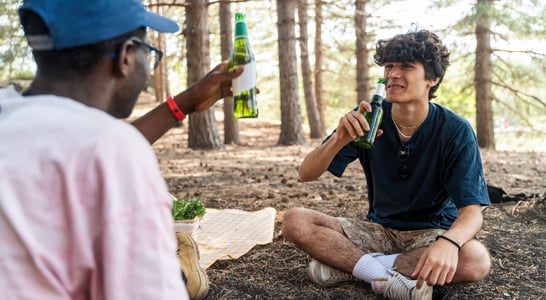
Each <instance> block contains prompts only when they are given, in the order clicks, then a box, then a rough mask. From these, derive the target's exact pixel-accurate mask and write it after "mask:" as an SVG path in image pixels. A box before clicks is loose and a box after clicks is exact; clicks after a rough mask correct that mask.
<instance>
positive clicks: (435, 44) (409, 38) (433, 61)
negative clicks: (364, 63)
mask: <svg viewBox="0 0 546 300" xmlns="http://www.w3.org/2000/svg"><path fill="white" fill-rule="evenodd" d="M373 58H374V61H375V63H376V64H378V65H380V66H384V65H385V63H387V62H401V63H415V62H420V63H422V64H423V66H424V68H425V78H426V79H427V80H434V79H436V78H440V81H438V84H436V85H435V86H433V87H432V88H431V89H430V91H429V94H428V98H429V100H430V99H432V98H435V97H436V96H435V95H434V93H435V92H436V90H438V87H439V86H440V83H442V81H443V79H444V75H445V72H446V69H447V66H449V50H448V49H447V47H446V46H445V45H444V44H443V43H442V41H441V40H440V38H439V37H438V36H437V35H436V34H435V33H433V32H430V31H428V30H419V31H414V32H408V33H405V34H398V35H396V36H394V37H392V38H390V39H388V40H379V41H378V42H377V44H376V53H375V55H374V56H373Z"/></svg>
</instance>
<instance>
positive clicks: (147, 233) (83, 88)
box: [0, 0, 242, 299]
mask: <svg viewBox="0 0 546 300" xmlns="http://www.w3.org/2000/svg"><path fill="white" fill-rule="evenodd" d="M19 13H20V17H21V23H22V25H23V29H24V31H25V35H26V37H27V39H28V42H29V45H30V46H31V47H32V49H33V55H34V59H35V61H36V65H37V73H36V76H35V78H34V81H33V82H32V84H31V85H30V87H29V88H28V90H26V91H25V92H24V93H23V95H20V94H18V93H17V92H16V91H15V90H14V89H13V88H7V89H3V90H0V140H1V141H2V147H0V239H1V240H2V244H3V246H2V247H1V250H0V254H1V256H2V262H1V263H0V299H188V293H189V296H190V298H192V299H201V298H203V297H204V296H206V294H207V292H208V282H207V279H206V276H205V277H203V273H202V271H201V270H197V269H196V268H198V262H197V261H196V255H197V254H196V249H195V248H192V246H194V245H192V244H191V242H192V241H191V240H185V239H184V238H185V237H184V236H180V235H179V236H178V237H179V250H180V244H185V246H189V248H190V249H189V250H188V249H187V248H185V249H183V250H184V251H186V252H184V253H182V254H181V255H182V256H185V255H187V256H188V257H189V259H193V261H191V265H190V266H187V267H186V269H185V270H184V266H182V269H183V271H184V275H185V277H186V278H187V281H188V282H187V290H186V288H185V286H184V283H183V281H182V280H181V279H180V266H179V263H178V261H177V258H176V256H175V253H174V252H175V251H176V248H177V245H176V239H175V235H174V234H173V225H172V215H171V204H172V203H171V200H170V197H169V194H168V191H167V186H166V184H165V181H164V179H163V177H162V176H161V174H160V171H159V167H158V165H157V158H156V157H155V155H154V153H153V151H152V149H151V147H150V143H151V142H154V141H155V140H156V139H158V138H159V137H161V136H162V135H163V134H164V133H165V132H166V131H167V130H169V128H171V127H172V126H173V125H175V124H176V123H177V122H178V121H180V120H182V119H183V118H184V117H185V115H186V114H190V113H193V112H196V111H202V110H205V109H207V108H209V107H210V106H211V105H212V104H214V103H215V102H216V101H217V100H218V99H220V98H223V97H225V96H227V95H229V94H230V84H231V80H232V79H233V78H235V77H237V76H239V75H240V74H241V72H242V67H238V68H237V69H236V70H235V71H232V72H228V71H227V63H222V64H220V65H218V66H217V67H216V68H215V69H213V70H212V71H211V72H210V73H209V74H207V75H206V76H205V77H204V78H203V79H202V80H201V81H199V82H198V83H196V84H195V85H193V86H191V87H189V88H188V89H187V90H186V91H184V92H182V93H180V94H178V95H177V96H175V97H174V98H172V97H169V99H168V101H167V103H164V104H161V105H159V106H158V107H156V108H155V109H154V110H152V111H150V112H149V113H148V114H146V115H145V116H143V117H142V118H140V119H139V120H137V121H135V122H134V123H133V125H134V126H131V125H129V124H127V123H126V122H124V121H121V120H118V119H119V118H126V117H128V116H129V114H130V113H131V111H132V109H133V107H134V105H135V103H136V101H137V99H138V96H139V93H140V92H141V91H142V89H143V88H144V87H145V85H146V81H147V79H148V76H149V72H150V68H153V67H155V66H157V63H159V61H160V59H161V55H162V53H161V51H160V50H159V49H157V48H154V47H153V46H151V45H149V44H148V42H147V39H146V28H148V27H149V28H152V29H155V30H157V31H160V32H176V31H178V25H177V24H176V23H175V22H174V21H172V20H169V19H167V18H164V17H161V16H159V15H156V14H153V13H151V12H148V11H146V9H145V8H144V6H143V5H142V3H141V1H140V0H85V1H76V0H73V1H61V0H28V1H24V2H23V5H22V6H21V8H20V11H19ZM135 127H136V128H137V129H138V130H137V129H135ZM180 259H181V260H183V258H180Z"/></svg>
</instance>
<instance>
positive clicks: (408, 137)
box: [391, 112, 422, 140]
mask: <svg viewBox="0 0 546 300" xmlns="http://www.w3.org/2000/svg"><path fill="white" fill-rule="evenodd" d="M391 119H392V122H393V123H394V127H396V131H398V134H399V135H400V136H401V137H403V138H404V139H406V140H409V139H410V138H411V136H412V135H411V134H410V135H405V134H403V133H402V131H401V130H400V128H398V124H396V120H395V119H394V116H393V114H392V112H391ZM421 123H422V122H421Z"/></svg>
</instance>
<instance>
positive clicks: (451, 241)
mask: <svg viewBox="0 0 546 300" xmlns="http://www.w3.org/2000/svg"><path fill="white" fill-rule="evenodd" d="M438 239H444V240H446V241H448V242H450V243H452V244H453V245H454V246H455V247H457V249H459V251H461V245H459V244H457V242H455V241H454V240H452V239H450V238H448V237H447V236H445V235H439V236H437V237H436V240H438Z"/></svg>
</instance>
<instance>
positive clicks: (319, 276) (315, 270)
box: [307, 259, 358, 287]
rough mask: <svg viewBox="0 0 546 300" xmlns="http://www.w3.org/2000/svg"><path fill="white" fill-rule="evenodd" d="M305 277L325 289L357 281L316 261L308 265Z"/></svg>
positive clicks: (351, 276)
mask: <svg viewBox="0 0 546 300" xmlns="http://www.w3.org/2000/svg"><path fill="white" fill-rule="evenodd" d="M307 275H308V276H309V279H311V281H312V282H314V283H316V284H318V285H320V286H325V287H326V286H335V285H338V284H340V283H343V282H349V281H357V280H358V279H356V278H355V277H354V276H353V275H352V274H349V273H345V272H343V271H340V270H338V269H336V268H333V267H330V266H328V265H326V264H323V263H321V262H319V261H318V260H316V259H312V260H311V262H310V263H309V268H308V270H307Z"/></svg>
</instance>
